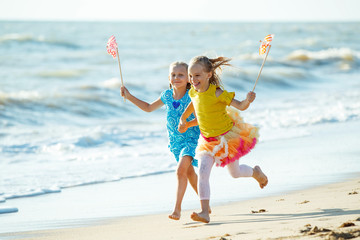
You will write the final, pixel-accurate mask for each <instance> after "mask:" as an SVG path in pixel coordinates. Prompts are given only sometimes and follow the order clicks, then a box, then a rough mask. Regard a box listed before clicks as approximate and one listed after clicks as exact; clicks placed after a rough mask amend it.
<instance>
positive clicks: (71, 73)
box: [37, 69, 88, 78]
mask: <svg viewBox="0 0 360 240" xmlns="http://www.w3.org/2000/svg"><path fill="white" fill-rule="evenodd" d="M86 72H88V70H86V69H74V70H69V69H68V70H54V71H42V72H39V73H38V74H37V76H40V77H42V78H75V77H80V76H82V75H84V74H85V73H86Z"/></svg>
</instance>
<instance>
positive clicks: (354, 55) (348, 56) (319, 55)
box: [286, 48, 360, 61]
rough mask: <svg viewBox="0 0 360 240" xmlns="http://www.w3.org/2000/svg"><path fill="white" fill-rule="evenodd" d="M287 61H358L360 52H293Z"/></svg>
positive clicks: (341, 49) (342, 50) (334, 50)
mask: <svg viewBox="0 0 360 240" xmlns="http://www.w3.org/2000/svg"><path fill="white" fill-rule="evenodd" d="M286 58H287V59H288V60H296V61H309V60H334V59H335V60H336V59H339V60H345V61H354V60H355V59H360V52H358V51H355V50H352V49H350V48H329V49H324V50H320V51H309V50H303V49H299V50H295V51H293V52H291V53H290V54H289V55H288V56H287V57H286Z"/></svg>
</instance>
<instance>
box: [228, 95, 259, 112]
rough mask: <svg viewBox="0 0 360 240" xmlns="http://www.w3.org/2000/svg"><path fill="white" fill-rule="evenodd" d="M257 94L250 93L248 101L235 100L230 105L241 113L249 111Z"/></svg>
mask: <svg viewBox="0 0 360 240" xmlns="http://www.w3.org/2000/svg"><path fill="white" fill-rule="evenodd" d="M255 97H256V94H255V93H254V92H248V94H247V96H246V99H245V100H243V101H239V100H236V99H235V98H234V99H233V100H232V101H231V103H230V105H231V106H233V107H234V108H237V109H239V110H241V111H244V110H246V109H248V107H249V106H250V103H252V102H253V101H254V100H255Z"/></svg>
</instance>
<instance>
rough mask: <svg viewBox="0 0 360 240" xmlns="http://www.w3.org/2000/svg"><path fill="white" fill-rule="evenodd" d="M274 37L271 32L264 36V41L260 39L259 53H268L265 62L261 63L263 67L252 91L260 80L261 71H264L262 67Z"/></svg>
mask: <svg viewBox="0 0 360 240" xmlns="http://www.w3.org/2000/svg"><path fill="white" fill-rule="evenodd" d="M273 38H274V34H269V35H267V36H266V37H265V38H264V41H261V40H260V42H261V45H260V48H259V55H263V54H264V53H266V55H265V57H264V60H263V62H262V64H261V68H260V71H259V74H258V76H257V79H256V81H255V85H254V88H253V90H252V91H254V90H255V87H256V84H257V82H258V80H259V77H260V74H261V71H262V69H263V67H264V64H265V61H266V58H267V56H268V55H269V52H270V48H271V44H270V43H271V41H272V40H273Z"/></svg>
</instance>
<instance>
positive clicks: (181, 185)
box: [169, 156, 192, 220]
mask: <svg viewBox="0 0 360 240" xmlns="http://www.w3.org/2000/svg"><path fill="white" fill-rule="evenodd" d="M191 161H192V157H190V156H183V157H182V158H181V159H180V161H179V164H178V167H177V170H176V175H177V179H178V186H177V192H176V203H175V209H174V212H173V213H172V214H171V215H169V218H171V219H174V220H179V219H180V215H181V203H182V200H183V198H184V194H185V190H186V187H187V172H188V168H189V166H191Z"/></svg>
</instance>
